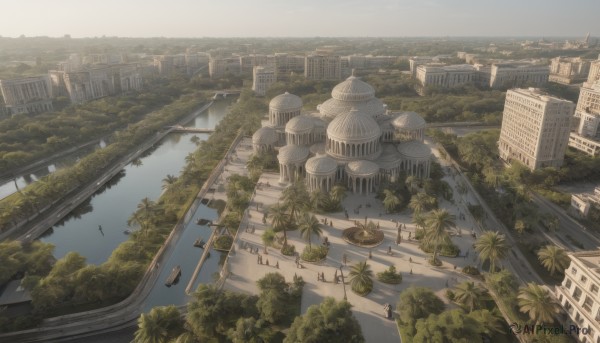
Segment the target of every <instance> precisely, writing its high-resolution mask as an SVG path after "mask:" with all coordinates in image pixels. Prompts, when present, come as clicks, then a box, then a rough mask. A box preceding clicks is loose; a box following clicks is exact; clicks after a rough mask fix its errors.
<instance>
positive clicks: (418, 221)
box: [412, 213, 425, 229]
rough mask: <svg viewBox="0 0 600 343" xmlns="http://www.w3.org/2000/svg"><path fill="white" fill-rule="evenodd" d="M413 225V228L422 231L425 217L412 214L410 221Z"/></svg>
mask: <svg viewBox="0 0 600 343" xmlns="http://www.w3.org/2000/svg"><path fill="white" fill-rule="evenodd" d="M412 222H413V224H415V226H416V227H417V229H424V228H425V216H424V215H422V214H420V213H414V214H413V220H412Z"/></svg>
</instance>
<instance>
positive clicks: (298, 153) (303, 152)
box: [277, 145, 309, 164]
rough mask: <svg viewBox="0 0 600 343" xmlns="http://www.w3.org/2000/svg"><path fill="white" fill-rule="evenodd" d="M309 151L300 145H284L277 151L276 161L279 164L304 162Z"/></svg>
mask: <svg viewBox="0 0 600 343" xmlns="http://www.w3.org/2000/svg"><path fill="white" fill-rule="evenodd" d="M308 153H309V150H308V148H307V147H305V146H302V145H286V146H283V147H281V148H280V149H279V154H278V155H277V159H278V160H279V162H281V163H284V164H286V163H295V162H302V161H305V160H306V158H307V157H308Z"/></svg>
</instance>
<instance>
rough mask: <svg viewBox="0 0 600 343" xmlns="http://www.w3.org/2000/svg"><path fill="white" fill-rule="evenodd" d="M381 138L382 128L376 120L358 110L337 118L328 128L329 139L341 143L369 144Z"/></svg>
mask: <svg viewBox="0 0 600 343" xmlns="http://www.w3.org/2000/svg"><path fill="white" fill-rule="evenodd" d="M380 136H381V128H380V127H379V125H378V124H377V122H376V121H375V119H373V118H372V117H371V116H368V115H365V114H362V113H360V112H359V111H358V110H356V109H352V110H350V112H347V113H345V114H342V115H340V116H337V117H335V119H333V120H332V121H331V123H329V125H328V126H327V137H329V138H330V139H333V140H336V141H341V142H357V141H358V142H367V141H372V140H376V139H379V137H380Z"/></svg>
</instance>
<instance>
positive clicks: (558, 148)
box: [498, 88, 575, 170]
mask: <svg viewBox="0 0 600 343" xmlns="http://www.w3.org/2000/svg"><path fill="white" fill-rule="evenodd" d="M574 110H575V105H574V104H573V103H572V102H571V101H568V100H564V99H559V98H556V97H553V96H550V95H547V94H544V93H542V92H541V91H540V90H539V89H536V88H528V89H512V90H509V91H508V92H507V93H506V101H505V102H504V114H503V117H502V129H501V131H500V139H499V142H498V151H499V153H500V157H501V158H502V159H503V160H505V161H511V160H517V161H519V162H521V163H523V164H524V165H526V166H527V167H529V169H531V170H535V169H538V168H544V167H560V166H561V165H562V163H563V160H564V156H565V151H566V149H567V143H568V141H569V131H570V126H571V124H570V123H571V117H572V116H573V111H574Z"/></svg>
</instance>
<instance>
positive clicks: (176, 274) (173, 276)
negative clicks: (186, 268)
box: [165, 266, 181, 287]
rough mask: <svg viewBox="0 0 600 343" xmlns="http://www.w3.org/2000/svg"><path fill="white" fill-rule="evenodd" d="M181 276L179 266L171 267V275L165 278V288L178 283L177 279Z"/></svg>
mask: <svg viewBox="0 0 600 343" xmlns="http://www.w3.org/2000/svg"><path fill="white" fill-rule="evenodd" d="M180 276H181V266H176V267H173V270H172V271H171V274H169V277H168V278H167V282H165V286H167V287H171V286H172V285H174V284H176V283H177V281H179V277H180Z"/></svg>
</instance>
